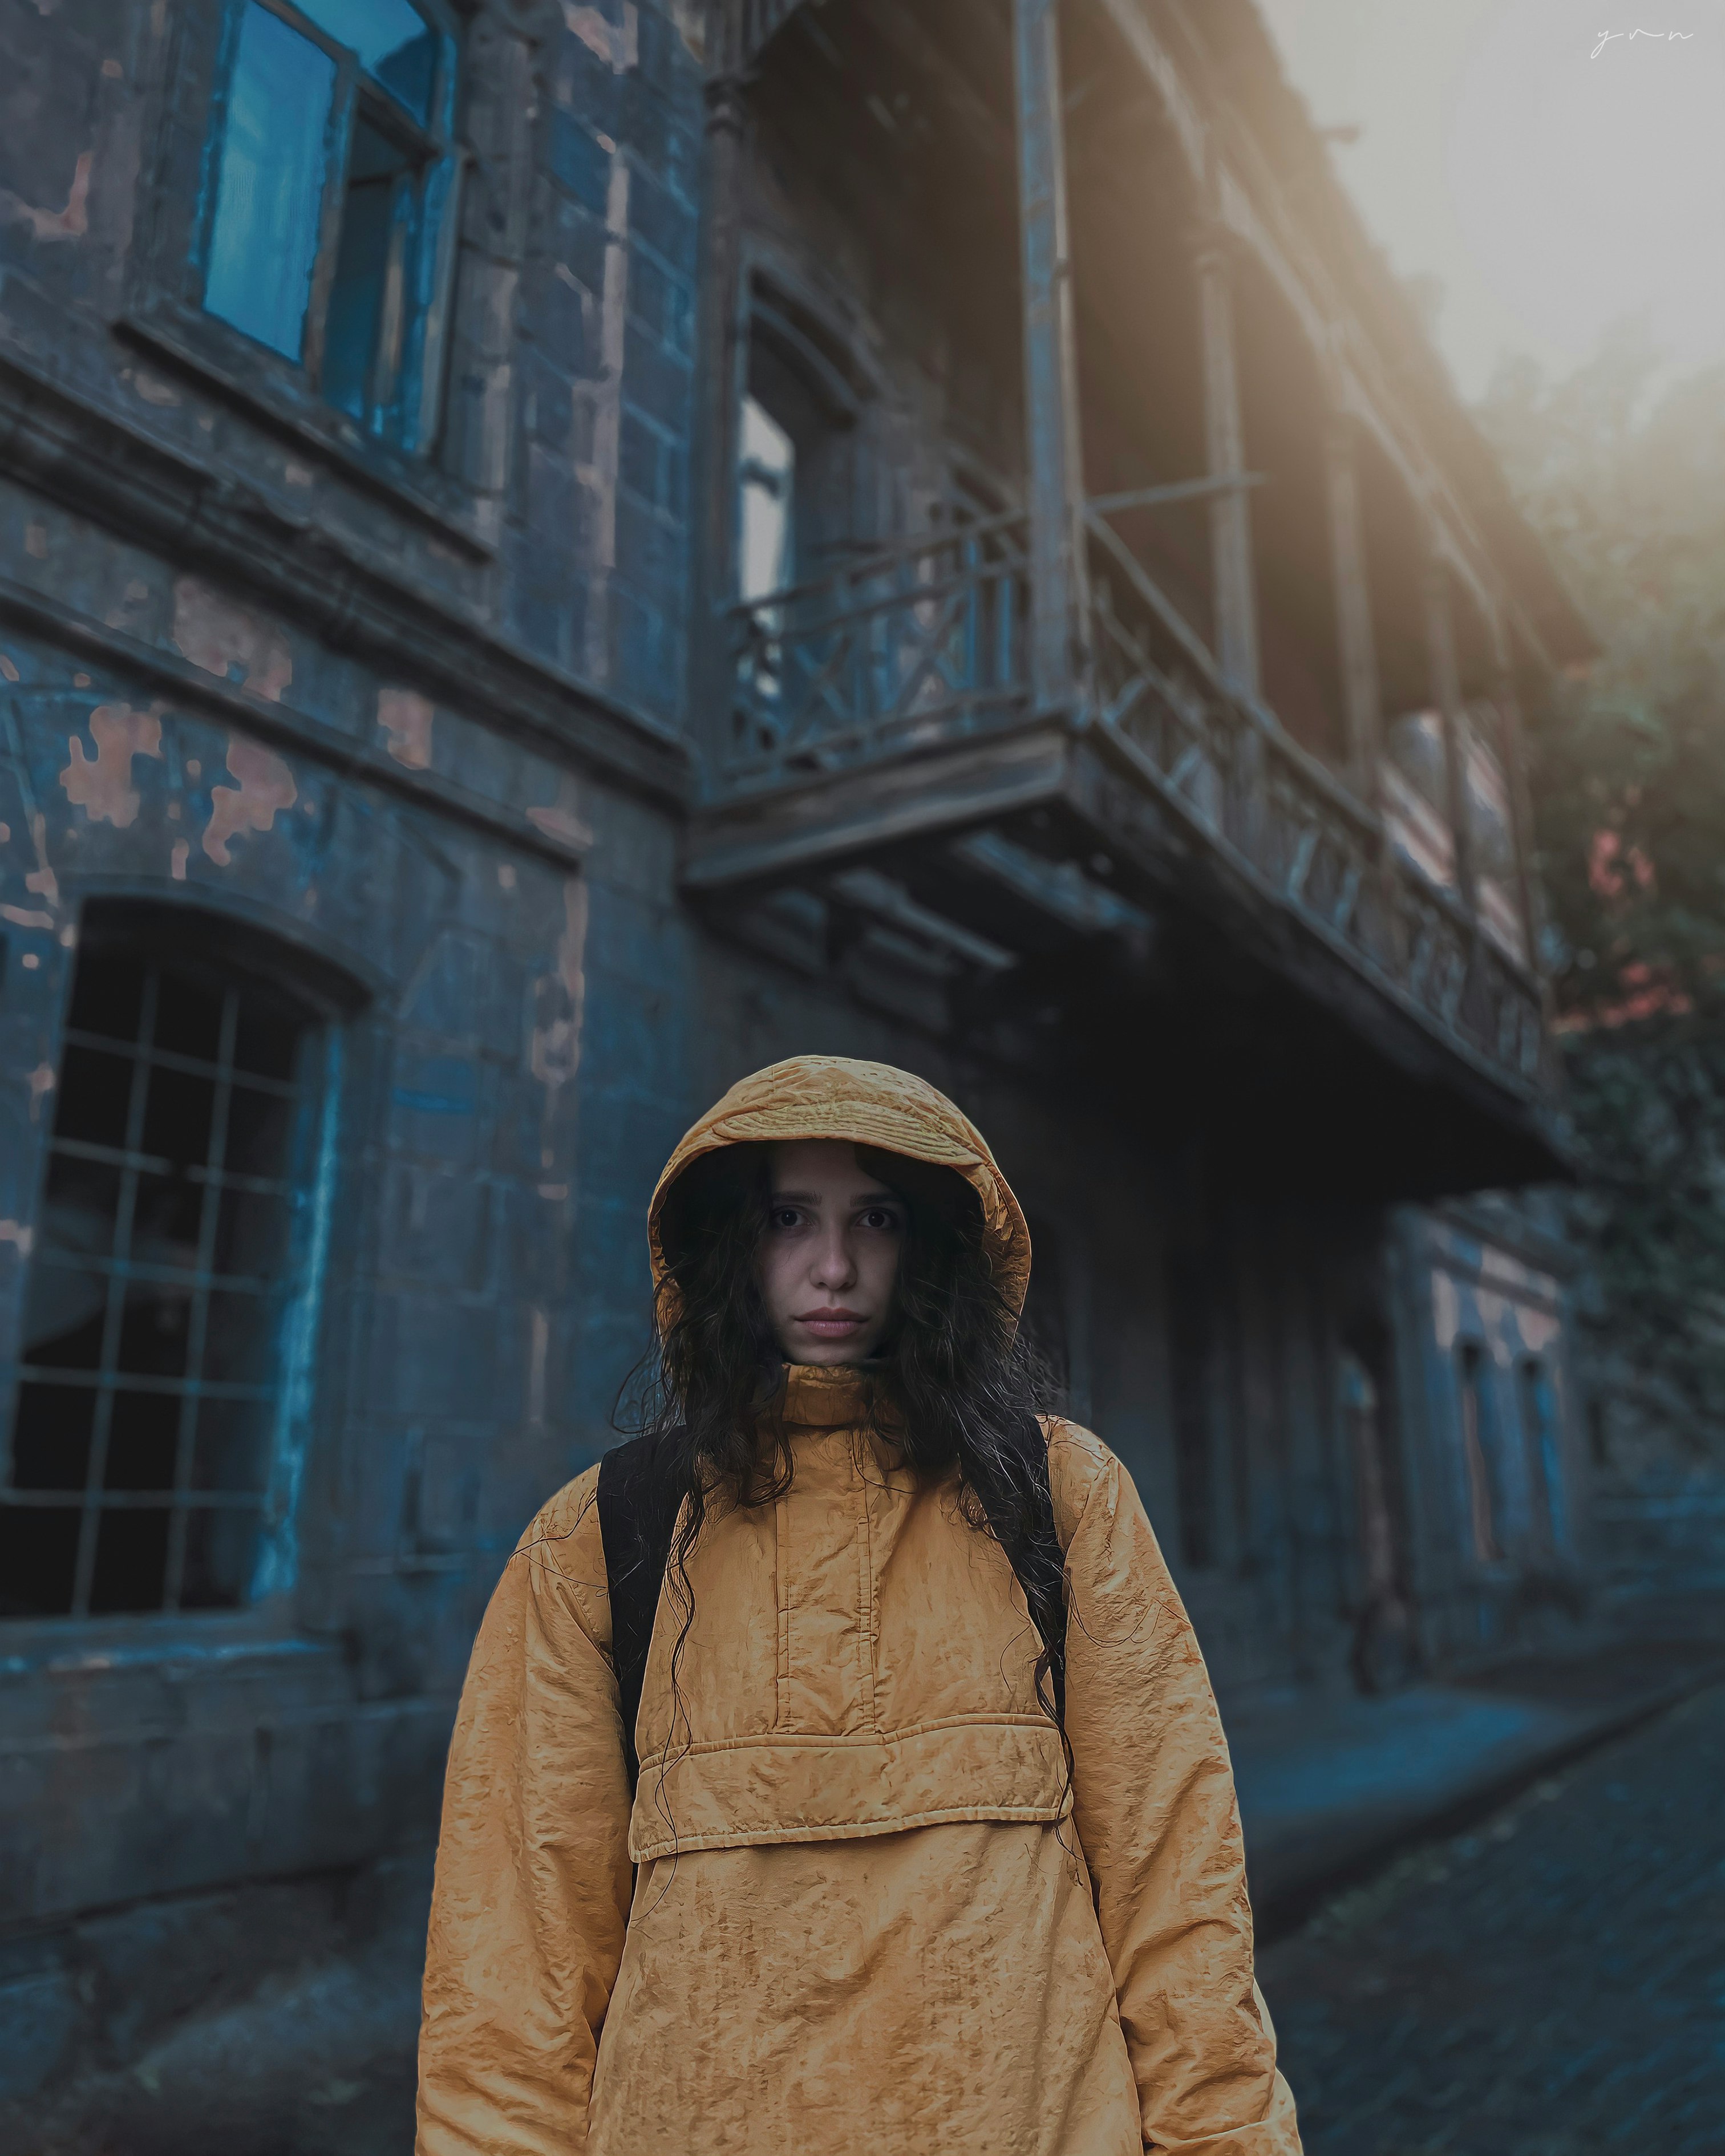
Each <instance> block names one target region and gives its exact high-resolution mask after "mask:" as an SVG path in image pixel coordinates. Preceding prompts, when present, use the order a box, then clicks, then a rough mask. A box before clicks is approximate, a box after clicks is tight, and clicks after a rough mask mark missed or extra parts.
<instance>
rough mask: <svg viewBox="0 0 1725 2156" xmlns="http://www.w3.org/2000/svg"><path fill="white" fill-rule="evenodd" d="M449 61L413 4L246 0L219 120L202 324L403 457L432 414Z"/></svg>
mask: <svg viewBox="0 0 1725 2156" xmlns="http://www.w3.org/2000/svg"><path fill="white" fill-rule="evenodd" d="M452 51H453V45H452V41H451V39H450V38H449V37H447V36H446V35H445V34H444V33H443V31H442V30H440V29H439V28H438V27H437V25H436V24H435V23H434V22H433V21H432V20H431V19H430V18H429V16H428V15H427V14H426V13H423V12H422V11H421V9H420V8H417V7H415V6H413V5H412V4H411V0H304V4H302V5H300V6H298V7H294V6H290V5H287V4H285V0H244V6H243V8H242V10H241V13H240V14H239V19H238V24H237V28H236V30H235V32H234V38H233V46H232V56H231V59H230V62H229V65H228V72H227V77H226V85H227V86H226V93H225V96H224V97H223V100H221V102H220V105H219V108H218V116H217V121H216V126H217V128H218V134H219V141H218V156H217V163H216V190H215V208H214V213H213V218H212V221H211V225H210V233H209V241H208V249H207V253H206V257H205V262H204V287H203V304H204V307H205V309H206V311H208V313H210V314H213V315H218V316H220V317H221V318H222V319H223V321H227V322H231V323H232V324H233V326H234V328H235V329H238V330H241V331H244V333H245V335H246V336H249V337H251V338H253V339H254V340H255V341H256V342H258V343H259V344H260V345H263V346H266V347H267V348H268V349H269V350H270V351H271V352H277V353H280V355H281V356H282V357H284V358H285V359H289V360H291V361H292V362H294V363H295V365H296V366H299V367H302V368H303V369H304V370H305V373H306V374H307V375H308V376H309V377H311V379H312V381H313V382H315V384H316V388H318V390H319V392H320V393H321V395H322V396H323V397H324V398H326V400H327V402H328V403H331V404H332V405H334V406H336V408H338V409H339V410H341V411H343V412H346V413H348V414H349V415H350V417H352V418H354V419H356V420H357V421H358V422H359V423H360V424H361V425H362V427H363V428H364V429H366V431H367V433H369V434H374V435H377V436H378V437H380V438H381V439H387V440H390V441H393V442H395V443H398V444H400V445H401V446H403V447H404V448H408V449H413V448H424V446H425V445H426V442H427V440H428V439H429V434H430V433H431V431H432V421H433V415H434V409H435V402H434V400H435V390H436V374H437V370H438V357H439V355H438V353H437V352H436V350H435V349H434V342H435V340H434V336H433V334H432V332H433V329H434V324H435V321H436V320H437V319H438V317H439V305H438V301H439V278H440V276H441V275H444V273H445V270H446V267H447V262H448V257H449V249H448V247H447V245H446V244H444V242H445V239H446V236H447V227H448V223H449V218H450V217H451V215H452V214H453V202H452V198H451V195H452V184H453V178H454V157H453V153H452V148H451V145H450V141H449V116H450V114H451V113H452V111H453V109H454V69H453V66H452V64H450V55H451V54H452Z"/></svg>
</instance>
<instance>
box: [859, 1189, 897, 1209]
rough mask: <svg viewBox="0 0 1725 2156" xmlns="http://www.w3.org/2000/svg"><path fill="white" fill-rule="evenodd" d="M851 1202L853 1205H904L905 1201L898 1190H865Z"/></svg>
mask: <svg viewBox="0 0 1725 2156" xmlns="http://www.w3.org/2000/svg"><path fill="white" fill-rule="evenodd" d="M850 1202H851V1204H853V1205H902V1204H904V1202H905V1201H904V1200H903V1199H902V1198H901V1197H900V1196H899V1194H898V1193H897V1192H896V1190H865V1191H864V1192H863V1193H861V1195H860V1197H856V1198H853V1199H851V1201H850Z"/></svg>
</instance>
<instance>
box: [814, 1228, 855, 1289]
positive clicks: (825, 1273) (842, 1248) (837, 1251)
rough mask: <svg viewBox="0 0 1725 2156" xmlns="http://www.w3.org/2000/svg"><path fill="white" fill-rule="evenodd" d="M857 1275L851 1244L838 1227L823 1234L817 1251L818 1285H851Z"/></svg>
mask: <svg viewBox="0 0 1725 2156" xmlns="http://www.w3.org/2000/svg"><path fill="white" fill-rule="evenodd" d="M854 1278H855V1266H854V1265H852V1263H851V1260H850V1246H849V1245H848V1244H847V1243H846V1241H845V1237H844V1235H842V1234H840V1233H839V1230H838V1229H834V1230H833V1231H832V1232H831V1233H830V1234H829V1235H823V1236H822V1238H821V1240H820V1248H819V1250H817V1252H816V1253H815V1259H814V1281H815V1285H816V1286H818V1287H827V1288H840V1287H849V1286H850V1283H851V1281H852V1280H853V1279H854Z"/></svg>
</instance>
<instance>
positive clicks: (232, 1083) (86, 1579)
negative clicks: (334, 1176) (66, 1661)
mask: <svg viewBox="0 0 1725 2156" xmlns="http://www.w3.org/2000/svg"><path fill="white" fill-rule="evenodd" d="M182 946H183V948H182ZM315 1038H316V1029H315V1027H314V1025H313V1024H312V1022H311V1017H310V1014H308V1013H307V1012H306V1011H305V1010H304V1009H302V1007H301V1006H300V1005H299V1004H297V1003H296V1002H295V1001H294V1000H293V999H292V998H290V997H288V996H286V995H284V994H283V993H280V992H279V991H278V990H277V989H275V988H272V987H270V986H269V985H267V984H265V983H262V982H259V981H254V980H252V979H249V978H234V977H233V976H231V975H229V974H227V973H223V971H220V970H218V969H217V968H214V967H210V966H205V965H203V964H202V963H200V962H199V961H198V957H197V955H196V953H195V952H194V951H193V950H192V949H191V948H190V947H189V944H187V942H186V939H185V938H184V937H183V936H182V938H181V939H179V943H178V944H177V947H176V949H175V952H174V954H173V955H172V956H169V955H167V954H166V953H165V952H162V950H161V948H160V947H150V946H146V945H142V944H139V943H136V942H133V943H131V944H128V943H126V942H116V941H113V940H111V939H110V938H107V937H104V936H103V935H102V934H101V932H100V924H99V925H98V927H97V929H96V931H95V933H93V934H90V935H87V937H86V941H85V948H84V950H83V951H82V952H81V953H80V958H79V962H78V969H77V975H76V978H75V980H74V985H73V993H72V1003H71V1008H70V1011H69V1018H68V1022H67V1029H66V1034H65V1047H64V1057H63V1060H62V1063H61V1066H60V1070H59V1084H58V1086H57V1087H56V1089H55V1093H54V1101H55V1107H54V1129H53V1134H52V1137H51V1140H50V1143H49V1167H48V1179H47V1186H46V1189H45V1191H44V1200H43V1205H42V1209H41V1214H40V1219H39V1237H38V1242H37V1246H36V1250H35V1255H34V1257H33V1261H32V1265H31V1271H30V1280H29V1286H28V1295H27V1297H26V1303H25V1312H24V1327H23V1352H22V1354H21V1357H20V1362H21V1364H22V1368H21V1369H20V1373H19V1379H20V1382H19V1384H18V1398H17V1404H16V1408H15V1410H14V1414H13V1428H12V1436H11V1445H10V1449H9V1453H8V1458H7V1460H6V1463H5V1474H4V1477H3V1482H0V1616H8V1617H14V1618H15V1617H24V1616H34V1617H55V1616H83V1615H85V1614H100V1613H102V1612H105V1611H121V1610H127V1611H136V1610H158V1609H223V1608H231V1607H233V1606H234V1605H235V1604H239V1603H241V1602H243V1601H244V1600H245V1599H246V1597H247V1594H248V1590H249V1584H250V1580H251V1576H252V1573H253V1570H254V1565H255V1563H256V1559H257V1555H258V1546H259V1532H260V1529H261V1526H262V1519H263V1508H264V1501H265V1497H266V1496H267V1493H268V1489H269V1483H270V1470H271V1466H272V1460H273V1456H274V1453H275V1430H276V1425H277V1417H278V1409H279V1404H280V1387H281V1368H280V1363H281V1342H282V1340H283V1337H284V1333H285V1330H286V1318H287V1315H288V1312H289V1311H290V1308H291V1306H292V1305H293V1304H294V1302H295V1299H296V1298H297V1296H299V1295H300V1294H301V1293H302V1292H303V1290H304V1286H305V1282H304V1280H303V1277H302V1273H303V1262H304V1260H303V1254H302V1248H301V1246H302V1245H303V1243H304V1240H305V1238H304V1236H303V1235H301V1234H299V1233H296V1229H298V1227H299V1225H300V1222H299V1219H298V1217H297V1216H298V1214H299V1211H300V1208H301V1207H302V1205H303V1204H304V1203H305V1199H304V1195H303V1193H304V1188H305V1180H306V1178H305V1173H304V1168H305V1153H306V1150H307V1147H308V1143H309V1128H310V1125H309V1116H310V1112H311V1101H310V1098H309V1093H310V1085H311V1078H310V1069H309V1066H310V1063H311V1047H312V1044H313V1041H314V1039H315Z"/></svg>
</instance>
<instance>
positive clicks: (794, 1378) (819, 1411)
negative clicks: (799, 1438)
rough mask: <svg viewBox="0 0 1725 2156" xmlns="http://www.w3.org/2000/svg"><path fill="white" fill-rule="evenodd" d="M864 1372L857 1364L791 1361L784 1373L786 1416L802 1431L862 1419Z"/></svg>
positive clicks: (831, 1428) (788, 1421)
mask: <svg viewBox="0 0 1725 2156" xmlns="http://www.w3.org/2000/svg"><path fill="white" fill-rule="evenodd" d="M862 1409H863V1373H862V1372H861V1370H860V1369H859V1368H857V1366H856V1365H855V1363H829V1364H814V1363H789V1364H788V1365H787V1367H786V1369H785V1373H784V1419H785V1420H786V1422H787V1423H788V1424H791V1425H792V1426H793V1428H796V1429H799V1430H838V1429H839V1428H841V1427H843V1426H844V1425H845V1424H850V1423H855V1422H860V1420H861V1419H862Z"/></svg>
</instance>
